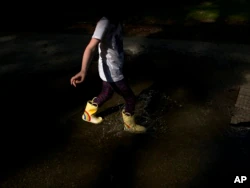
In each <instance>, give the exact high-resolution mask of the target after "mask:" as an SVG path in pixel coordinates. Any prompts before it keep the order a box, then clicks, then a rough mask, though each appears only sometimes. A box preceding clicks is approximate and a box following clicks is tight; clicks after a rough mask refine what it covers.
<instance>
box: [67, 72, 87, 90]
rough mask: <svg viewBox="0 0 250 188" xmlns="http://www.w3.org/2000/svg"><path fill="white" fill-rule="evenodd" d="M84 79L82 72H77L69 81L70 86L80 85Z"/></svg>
mask: <svg viewBox="0 0 250 188" xmlns="http://www.w3.org/2000/svg"><path fill="white" fill-rule="evenodd" d="M84 78H85V73H84V72H79V73H77V74H76V75H75V76H73V77H72V78H71V79H70V83H71V85H73V86H75V87H76V84H79V83H82V82H83V80H84Z"/></svg>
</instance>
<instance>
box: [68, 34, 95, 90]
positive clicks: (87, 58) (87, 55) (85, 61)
mask: <svg viewBox="0 0 250 188" xmlns="http://www.w3.org/2000/svg"><path fill="white" fill-rule="evenodd" d="M99 42H100V40H99V39H96V38H92V39H91V40H90V42H89V44H88V45H87V47H86V48H85V50H84V53H83V56H82V68H81V71H80V72H79V73H77V74H76V75H75V76H73V77H72V78H71V79H70V83H71V85H73V86H75V87H76V84H79V83H81V82H83V80H84V79H85V77H86V73H87V69H88V66H89V64H90V62H91V60H92V57H93V55H94V53H95V49H96V48H97V46H98V44H99Z"/></svg>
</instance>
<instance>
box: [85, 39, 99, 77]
mask: <svg viewBox="0 0 250 188" xmlns="http://www.w3.org/2000/svg"><path fill="white" fill-rule="evenodd" d="M99 42H100V40H99V39H96V38H92V39H91V40H90V42H89V44H88V45H87V47H86V48H85V51H84V53H83V57H82V68H81V72H83V73H84V74H86V72H87V68H88V66H89V64H90V62H91V60H92V58H93V56H94V53H95V50H96V48H97V46H98V44H99Z"/></svg>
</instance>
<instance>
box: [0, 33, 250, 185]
mask: <svg viewBox="0 0 250 188" xmlns="http://www.w3.org/2000/svg"><path fill="white" fill-rule="evenodd" d="M89 39H90V35H79V34H69V33H65V34H62V33H61V34H59V33H58V34H56V33H51V34H49V33H44V34H43V33H27V34H13V33H12V34H10V35H6V34H5V35H2V36H1V37H0V45H1V49H0V58H1V59H0V62H1V66H0V77H1V80H0V82H1V98H2V99H3V100H2V104H1V108H2V109H1V111H2V112H3V113H2V114H1V116H2V117H1V145H2V146H1V148H2V152H1V153H2V154H1V158H2V159H1V187H103V186H109V187H211V186H213V185H230V186H234V185H235V184H234V183H233V182H234V179H235V177H236V176H237V175H246V176H247V175H248V176H249V175H250V173H249V165H250V163H249V154H250V152H249V148H248V142H249V138H250V137H249V132H248V130H247V129H238V128H237V127H235V126H231V125H230V122H231V117H232V115H233V113H234V108H235V103H236V101H237V97H238V94H239V91H240V88H241V86H242V85H244V84H246V83H247V79H245V76H246V75H247V74H248V73H249V70H250V69H249V68H250V66H249V65H250V56H249V54H248V52H249V50H250V45H248V44H239V43H238V44H226V43H212V42H201V41H187V40H185V41H183V40H167V39H149V38H145V37H125V39H124V47H125V52H126V62H127V63H126V66H125V69H124V71H125V74H126V75H127V77H128V79H129V82H130V84H131V87H132V89H133V90H134V92H135V93H136V95H137V96H138V103H137V112H136V120H137V121H138V122H139V123H140V124H142V125H144V126H146V127H147V128H148V130H149V131H148V133H147V134H145V135H131V134H126V133H124V131H123V125H122V120H121V115H120V111H121V108H122V106H123V100H122V98H121V97H120V96H119V95H114V97H113V98H112V99H111V100H110V101H109V103H107V104H105V105H104V106H103V107H102V108H101V109H100V114H101V115H103V116H104V118H105V122H104V123H103V124H102V125H101V126H93V125H89V124H87V123H85V122H83V121H82V120H81V114H82V111H83V109H84V106H85V104H86V100H89V99H91V98H92V97H93V96H95V95H96V94H98V92H99V91H100V86H101V82H100V79H99V77H98V72H97V61H96V60H97V56H95V57H94V61H93V64H92V66H91V67H90V70H89V73H88V77H87V78H86V81H85V82H84V83H83V84H81V85H80V86H79V87H77V88H73V87H72V86H70V83H69V79H70V77H71V76H72V75H74V74H75V73H77V71H79V69H80V63H81V58H82V52H83V50H84V48H85V46H86V44H87V42H88V40H89ZM139 70H142V71H139ZM245 185H246V184H245Z"/></svg>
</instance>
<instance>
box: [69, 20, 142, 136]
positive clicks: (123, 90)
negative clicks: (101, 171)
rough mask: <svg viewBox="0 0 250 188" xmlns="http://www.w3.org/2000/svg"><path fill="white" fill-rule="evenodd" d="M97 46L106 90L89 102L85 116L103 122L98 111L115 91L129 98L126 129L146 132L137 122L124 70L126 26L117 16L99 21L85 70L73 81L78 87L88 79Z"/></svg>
mask: <svg viewBox="0 0 250 188" xmlns="http://www.w3.org/2000/svg"><path fill="white" fill-rule="evenodd" d="M97 47H98V52H99V60H98V72H99V76H100V78H101V79H102V81H103V83H102V91H101V93H100V94H99V95H98V96H97V97H94V98H93V99H92V100H89V101H88V102H87V105H86V108H85V111H84V113H83V115H82V119H83V120H84V121H87V122H90V123H94V124H99V123H101V122H102V120H103V119H102V117H96V116H95V113H96V112H97V110H98V107H100V106H101V105H102V104H103V103H104V102H106V101H107V100H109V99H110V98H111V97H112V95H113V93H114V91H115V92H117V93H118V94H119V95H121V96H122V97H123V98H124V100H125V108H124V109H123V110H122V118H123V121H124V130H125V131H129V132H132V133H143V132H146V128H145V127H143V126H140V125H137V124H136V123H135V120H134V110H135V103H136V98H135V95H134V93H133V91H132V90H131V88H130V87H129V85H128V83H127V82H126V80H125V78H124V75H123V72H122V69H123V62H124V52H123V39H122V26H121V22H120V19H119V17H118V16H117V15H116V16H104V17H102V18H101V19H100V20H99V21H98V23H97V25H96V28H95V31H94V34H93V36H92V38H91V40H90V42H89V44H88V45H87V47H86V48H85V51H84V54H83V58H82V68H81V71H80V72H79V73H77V74H76V75H75V76H73V77H72V78H71V80H70V82H71V84H72V85H73V86H75V87H76V84H79V83H81V82H83V81H84V79H85V76H86V72H87V68H88V65H89V63H90V61H91V59H92V57H93V55H94V52H95V50H96V48H97Z"/></svg>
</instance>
